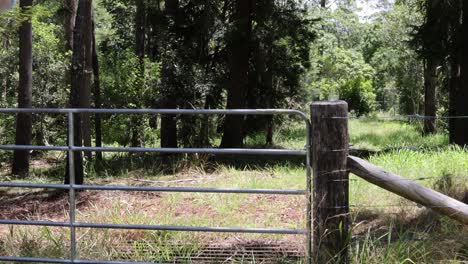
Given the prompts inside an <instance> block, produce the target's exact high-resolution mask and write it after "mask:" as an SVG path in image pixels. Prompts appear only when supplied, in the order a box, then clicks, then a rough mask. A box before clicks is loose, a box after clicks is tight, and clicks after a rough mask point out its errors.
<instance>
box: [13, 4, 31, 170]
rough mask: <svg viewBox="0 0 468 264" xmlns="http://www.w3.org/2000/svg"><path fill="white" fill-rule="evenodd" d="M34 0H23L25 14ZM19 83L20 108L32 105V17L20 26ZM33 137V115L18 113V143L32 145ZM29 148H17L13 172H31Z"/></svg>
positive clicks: (22, 5) (14, 155)
mask: <svg viewBox="0 0 468 264" xmlns="http://www.w3.org/2000/svg"><path fill="white" fill-rule="evenodd" d="M32 2H33V1H32V0H21V1H20V7H21V10H22V15H23V16H28V13H29V11H28V10H29V9H30V8H31V7H32ZM19 41H20V44H19V45H20V47H19V57H20V60H19V61H20V62H19V85H18V108H31V107H32V24H31V18H30V17H28V18H27V19H25V20H24V21H23V22H22V23H21V26H20V28H19ZM31 139H32V115H31V114H18V115H17V118H16V140H15V144H16V145H30V144H31ZM29 159H30V154H29V150H15V151H14V154H13V167H12V174H15V175H27V174H28V172H29Z"/></svg>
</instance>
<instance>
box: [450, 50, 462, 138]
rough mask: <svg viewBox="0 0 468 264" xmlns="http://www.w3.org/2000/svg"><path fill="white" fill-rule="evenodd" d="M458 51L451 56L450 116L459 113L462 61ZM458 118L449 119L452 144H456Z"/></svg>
mask: <svg viewBox="0 0 468 264" xmlns="http://www.w3.org/2000/svg"><path fill="white" fill-rule="evenodd" d="M457 53H458V51H452V55H451V58H450V83H449V116H456V115H457V109H456V105H457V96H456V94H457V92H458V89H459V88H458V87H459V85H460V63H459V61H458V54H457ZM455 121H456V120H455V119H449V120H448V122H449V139H450V143H451V144H455V135H456V133H455V131H456V122H455Z"/></svg>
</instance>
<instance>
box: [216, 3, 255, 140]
mask: <svg viewBox="0 0 468 264" xmlns="http://www.w3.org/2000/svg"><path fill="white" fill-rule="evenodd" d="M251 12H252V0H236V1H235V11H234V14H233V19H232V20H233V21H234V25H233V27H234V28H233V29H232V31H233V32H232V35H231V37H230V43H229V44H228V50H229V55H228V56H229V71H230V76H229V78H230V87H229V90H228V96H227V106H226V108H227V109H236V108H244V101H245V93H246V91H247V90H248V85H249V74H248V73H249V58H250V47H249V44H250V40H251V33H252V17H251V15H252V14H251ZM243 123H244V117H243V116H226V119H225V123H224V134H223V138H222V141H221V147H222V148H237V147H242V145H243V140H244V135H243Z"/></svg>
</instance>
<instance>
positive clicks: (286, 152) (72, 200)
mask: <svg viewBox="0 0 468 264" xmlns="http://www.w3.org/2000/svg"><path fill="white" fill-rule="evenodd" d="M19 113H23V114H26V113H29V114H67V116H68V145H67V146H32V145H27V146H24V145H0V150H7V151H11V150H38V151H40V150H43V151H64V152H68V154H69V155H68V156H69V163H70V166H69V174H70V184H34V183H22V182H0V188H29V189H61V190H69V204H70V209H69V217H70V220H69V221H67V222H51V221H30V220H0V225H22V226H48V227H67V228H70V241H71V242H70V256H69V259H50V258H33V257H31V258H30V257H8V256H0V262H5V261H16V262H42V263H96V264H120V263H147V262H121V261H94V260H93V261H88V260H80V259H77V257H76V243H77V240H76V228H93V229H129V230H165V231H176V232H186V231H188V232H215V233H257V234H290V235H306V237H307V245H306V252H307V263H308V264H310V263H311V256H310V252H311V247H312V246H311V236H312V231H311V227H312V219H311V217H312V213H311V211H312V209H311V198H312V194H311V184H312V173H311V166H310V145H311V144H310V131H311V126H310V121H309V118H308V116H307V115H306V114H305V113H303V112H301V111H297V110H290V109H232V110H191V109H50V108H46V109H26V108H22V109H16V108H4V109H0V114H19ZM83 113H88V114H149V115H152V114H158V115H295V116H298V117H299V118H300V119H301V120H302V121H304V122H305V125H306V133H307V138H306V146H305V148H304V149H235V148H233V149H221V148H220V149H218V148H144V147H142V148H138V147H137V148H134V147H82V146H74V144H73V142H74V141H73V140H74V127H73V126H74V114H83ZM83 151H89V152H141V153H174V154H176V153H179V154H196V153H198V154H228V155H236V154H245V155H269V156H275V155H276V156H280V155H281V156H302V157H304V158H305V159H306V160H305V164H306V176H307V188H306V189H305V190H280V189H235V188H232V189H231V188H191V187H159V186H114V185H102V186H100V185H77V184H75V174H74V173H75V172H74V169H75V167H74V159H73V156H74V153H75V152H83ZM77 190H96V191H98V190H99V191H142V192H177V193H220V194H225V193H226V194H228V193H229V194H265V195H304V196H305V197H306V198H307V208H306V209H307V219H306V228H305V229H303V230H302V229H279V228H240V227H239V228H235V227H234V228H232V227H200V226H169V225H132V224H104V223H103V224H98V223H79V222H77V221H76V220H75V217H76V212H75V211H76V195H75V191H77Z"/></svg>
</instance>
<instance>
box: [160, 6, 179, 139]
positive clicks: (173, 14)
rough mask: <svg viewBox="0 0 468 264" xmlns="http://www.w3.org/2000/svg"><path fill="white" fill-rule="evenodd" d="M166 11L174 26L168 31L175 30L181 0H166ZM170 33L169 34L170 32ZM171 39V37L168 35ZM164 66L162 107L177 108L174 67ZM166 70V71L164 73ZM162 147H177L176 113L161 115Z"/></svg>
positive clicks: (168, 61)
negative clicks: (172, 69)
mask: <svg viewBox="0 0 468 264" xmlns="http://www.w3.org/2000/svg"><path fill="white" fill-rule="evenodd" d="M165 8H166V10H165V12H166V15H167V17H168V19H169V21H170V24H172V26H169V27H168V31H172V33H173V32H174V30H175V28H176V26H177V15H178V14H177V13H178V9H179V1H178V0H166V1H165ZM168 35H169V34H168ZM168 39H169V41H170V37H168ZM164 63H174V62H173V61H171V60H167V59H166V62H164ZM163 67H166V69H165V70H164V69H163V73H162V74H165V75H167V76H166V78H163V79H165V82H166V84H165V85H166V86H167V88H166V89H165V90H166V91H164V92H163V95H162V97H163V98H162V104H161V107H162V108H165V109H175V108H177V100H176V99H177V98H175V94H174V92H175V91H174V89H175V88H174V87H171V85H172V83H173V82H174V80H172V79H173V78H174V76H175V74H173V73H169V72H168V71H170V68H173V67H171V66H169V69H168V68H167V67H168V65H163ZM164 71H165V72H166V73H164ZM160 133H161V147H162V148H177V146H178V145H177V119H176V116H175V115H162V116H161V131H160Z"/></svg>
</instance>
